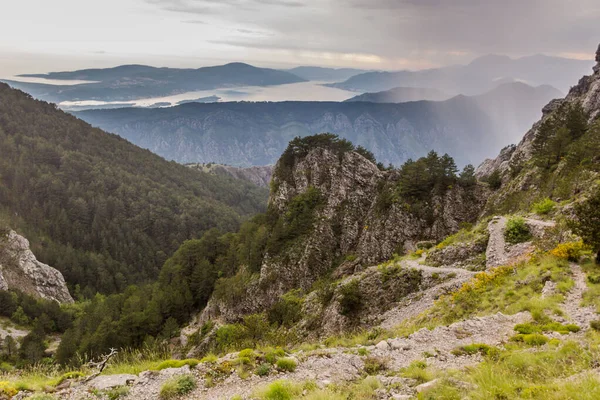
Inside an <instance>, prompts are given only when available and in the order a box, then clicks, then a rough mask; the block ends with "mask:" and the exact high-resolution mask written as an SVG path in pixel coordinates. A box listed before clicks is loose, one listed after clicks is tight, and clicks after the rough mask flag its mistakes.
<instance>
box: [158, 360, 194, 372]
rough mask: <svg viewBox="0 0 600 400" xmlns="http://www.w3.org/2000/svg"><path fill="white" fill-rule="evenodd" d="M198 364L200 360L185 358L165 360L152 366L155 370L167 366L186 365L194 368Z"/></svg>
mask: <svg viewBox="0 0 600 400" xmlns="http://www.w3.org/2000/svg"><path fill="white" fill-rule="evenodd" d="M198 364H200V360H196V359H193V358H190V359H186V360H166V361H163V362H161V363H160V364H158V365H157V366H156V368H154V369H155V370H156V371H161V370H163V369H167V368H181V367H184V366H186V365H188V366H189V367H190V368H194V367H195V366H196V365H198Z"/></svg>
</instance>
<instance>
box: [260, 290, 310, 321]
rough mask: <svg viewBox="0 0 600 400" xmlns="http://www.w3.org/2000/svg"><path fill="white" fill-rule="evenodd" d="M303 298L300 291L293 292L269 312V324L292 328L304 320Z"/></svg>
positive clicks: (283, 297) (285, 295) (287, 294)
mask: <svg viewBox="0 0 600 400" xmlns="http://www.w3.org/2000/svg"><path fill="white" fill-rule="evenodd" d="M302 303H303V300H302V296H300V290H292V291H290V292H288V293H286V294H284V295H283V296H281V299H280V300H279V301H278V302H277V303H275V305H274V306H273V307H272V308H271V309H270V310H269V314H268V316H269V322H270V323H272V324H273V323H274V324H277V325H283V326H287V327H290V326H292V325H293V324H295V323H296V322H298V321H299V320H300V318H302Z"/></svg>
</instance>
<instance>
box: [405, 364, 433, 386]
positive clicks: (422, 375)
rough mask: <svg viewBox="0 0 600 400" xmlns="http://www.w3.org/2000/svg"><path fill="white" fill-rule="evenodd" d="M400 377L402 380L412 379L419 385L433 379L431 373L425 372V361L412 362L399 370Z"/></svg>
mask: <svg viewBox="0 0 600 400" xmlns="http://www.w3.org/2000/svg"><path fill="white" fill-rule="evenodd" d="M400 375H401V376H402V377H404V378H410V379H414V380H415V381H417V383H419V384H421V383H425V382H429V381H430V380H432V379H433V375H432V373H431V372H430V371H428V370H427V363H426V362H425V361H413V362H412V363H410V365H409V366H408V367H405V368H402V369H401V370H400Z"/></svg>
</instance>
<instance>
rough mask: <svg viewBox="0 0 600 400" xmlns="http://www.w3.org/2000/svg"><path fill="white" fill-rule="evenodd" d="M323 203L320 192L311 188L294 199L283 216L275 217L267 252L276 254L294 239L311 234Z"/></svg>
mask: <svg viewBox="0 0 600 400" xmlns="http://www.w3.org/2000/svg"><path fill="white" fill-rule="evenodd" d="M323 201H324V197H323V196H322V195H321V192H320V191H319V189H317V188H315V187H313V186H310V187H309V188H308V189H307V190H306V191H305V192H303V193H300V194H298V195H297V196H296V197H294V198H293V199H292V200H291V201H290V202H289V205H288V208H287V210H286V212H285V213H284V215H281V216H277V217H275V218H276V219H275V222H274V223H272V226H273V228H272V234H271V236H270V238H269V242H268V244H267V248H268V250H269V252H270V253H272V254H277V253H279V252H280V251H281V250H283V249H284V248H285V247H286V246H288V245H289V244H290V243H292V242H293V241H294V240H295V239H297V238H299V237H301V236H303V235H306V234H307V233H309V232H311V231H312V229H313V227H314V219H315V214H316V211H317V209H318V208H319V207H320V206H321V205H322V204H323Z"/></svg>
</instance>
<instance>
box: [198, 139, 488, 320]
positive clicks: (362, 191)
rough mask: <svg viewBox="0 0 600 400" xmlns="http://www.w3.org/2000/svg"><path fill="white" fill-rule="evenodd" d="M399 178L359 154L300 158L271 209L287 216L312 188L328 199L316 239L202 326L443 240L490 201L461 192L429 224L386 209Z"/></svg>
mask: <svg viewBox="0 0 600 400" xmlns="http://www.w3.org/2000/svg"><path fill="white" fill-rule="evenodd" d="M275 170H276V171H277V170H278V167H276V169H275ZM398 179H399V172H398V171H380V170H379V169H378V168H377V166H375V165H374V164H373V163H372V162H370V161H369V160H367V159H366V158H364V157H363V156H362V155H360V154H358V153H355V152H346V153H344V154H343V155H342V156H338V154H335V153H333V152H332V151H330V150H328V149H325V148H314V149H312V150H310V151H309V152H308V154H307V155H306V156H304V157H301V158H299V159H296V160H295V161H294V164H293V167H292V168H291V172H290V174H289V175H288V176H279V175H278V174H277V173H275V175H274V177H273V181H272V186H273V188H274V191H272V193H271V198H270V208H271V210H272V211H273V212H274V213H275V214H277V215H286V213H287V212H288V211H289V208H290V205H291V204H292V199H294V198H295V197H296V196H298V195H300V194H303V193H306V192H307V191H308V190H309V188H316V189H317V190H318V191H319V192H320V193H321V195H322V197H323V199H322V202H321V205H320V206H319V208H318V209H317V211H316V215H315V218H314V222H313V227H312V229H311V232H310V233H309V234H306V235H304V236H302V237H300V238H298V239H297V240H295V241H294V242H293V243H291V244H289V246H288V247H286V249H285V251H283V252H280V253H279V254H267V255H266V256H265V257H264V258H263V264H262V268H261V271H260V278H258V279H255V280H253V281H251V282H249V283H248V284H247V286H246V295H245V296H244V299H243V300H242V301H238V302H236V304H225V303H223V302H220V301H217V300H215V299H212V300H211V301H210V302H209V305H208V306H207V307H206V309H205V310H204V312H203V313H202V315H201V316H200V321H206V320H208V319H214V318H217V317H220V318H222V319H225V320H236V319H239V318H241V317H242V316H243V315H246V314H249V313H256V312H261V311H263V310H265V309H268V308H269V307H270V306H272V305H273V304H274V303H275V302H276V301H278V299H279V296H280V295H281V294H283V293H285V292H287V291H289V290H291V289H295V288H302V289H309V288H310V287H311V285H312V284H313V283H314V282H315V281H316V280H318V279H319V278H320V277H321V276H323V275H324V274H325V273H327V272H328V271H331V269H332V267H334V268H337V269H336V271H335V274H336V275H338V276H344V275H349V274H353V273H356V272H360V271H362V270H363V269H364V268H365V267H366V266H371V265H375V264H377V263H379V262H381V261H384V260H388V259H390V258H391V257H392V256H393V254H394V253H396V252H398V253H402V252H403V249H412V248H414V247H415V243H416V242H418V241H420V240H424V239H432V240H436V241H437V240H441V239H443V238H444V237H446V236H447V235H448V234H450V233H453V232H455V231H457V230H458V229H459V224H460V223H461V222H467V221H469V222H472V221H473V220H474V219H476V218H477V216H478V215H479V214H480V212H481V210H482V208H483V206H484V204H485V200H486V197H487V192H486V190H485V189H484V188H482V187H480V186H475V187H472V188H470V189H465V188H462V187H460V186H459V185H455V186H454V188H452V189H450V190H448V191H447V192H446V193H445V194H444V195H443V196H437V197H433V198H431V199H430V201H429V203H430V206H431V207H430V208H431V210H432V211H431V213H432V215H431V218H429V219H425V218H423V217H419V216H418V215H417V214H416V213H413V212H411V211H410V210H409V208H410V207H408V206H407V205H406V204H404V203H403V202H392V204H391V205H389V207H387V208H386V209H385V210H382V209H381V206H380V203H381V202H382V197H384V196H385V195H386V193H384V191H385V190H388V189H389V190H393V187H395V185H396V182H397V180H398ZM386 187H387V189H385V188H386ZM348 255H352V257H347V256H348ZM344 257H346V260H345V261H343V262H342V263H341V265H340V260H343V259H344ZM374 282H377V279H375V280H374ZM406 292H410V290H406Z"/></svg>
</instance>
